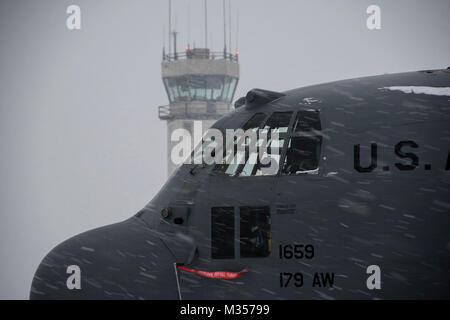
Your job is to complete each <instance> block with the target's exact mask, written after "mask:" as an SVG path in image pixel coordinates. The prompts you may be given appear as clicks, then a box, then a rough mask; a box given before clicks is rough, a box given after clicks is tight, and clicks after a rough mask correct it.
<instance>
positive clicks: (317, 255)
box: [30, 69, 450, 300]
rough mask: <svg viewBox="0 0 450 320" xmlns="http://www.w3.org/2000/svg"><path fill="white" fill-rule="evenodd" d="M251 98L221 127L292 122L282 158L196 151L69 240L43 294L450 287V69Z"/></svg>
mask: <svg viewBox="0 0 450 320" xmlns="http://www.w3.org/2000/svg"><path fill="white" fill-rule="evenodd" d="M235 107H236V108H235V110H234V111H233V112H231V113H229V114H227V115H226V116H225V117H223V118H221V119H220V120H219V121H217V122H216V123H215V125H214V126H213V128H216V129H219V130H221V131H223V130H225V129H238V128H242V129H249V128H259V129H261V128H270V129H277V130H278V132H279V133H280V138H279V145H280V153H279V157H278V158H277V161H278V163H279V166H278V167H279V168H278V171H277V172H276V173H274V174H271V175H267V174H262V173H261V170H260V169H261V164H259V163H258V162H257V163H256V164H249V163H248V162H244V163H242V164H239V165H232V164H211V165H205V164H203V165H199V164H183V165H182V166H180V167H179V168H178V169H177V170H176V171H175V173H174V174H173V175H172V176H171V177H170V178H169V180H168V181H167V183H166V184H165V185H164V187H163V188H162V189H161V191H160V192H159V193H158V194H157V195H156V196H155V197H154V198H153V200H152V201H151V202H150V203H149V204H148V205H147V206H145V208H143V209H142V210H141V211H140V212H139V213H137V214H136V215H135V216H133V217H132V218H130V219H128V220H126V221H124V222H121V223H117V224H113V225H110V226H106V227H102V228H99V229H95V230H92V231H88V232H85V233H82V234H80V235H77V236H75V237H73V238H71V239H69V240H67V241H65V242H63V243H62V244H60V245H58V246H57V247H56V248H54V249H53V250H52V251H51V252H50V253H49V254H48V255H47V256H46V257H45V258H44V259H43V261H42V263H41V264H40V266H39V268H38V270H37V271H36V274H35V276H34V280H33V283H32V288H31V293H30V298H31V299H244V300H246V299H249V300H253V299H430V298H438V299H442V298H446V299H448V298H450V197H449V195H450V193H449V189H450V171H449V170H450V160H449V157H450V156H449V152H450V70H449V69H441V70H426V71H417V72H408V73H400V74H387V75H379V76H373V77H364V78H358V79H351V80H344V81H337V82H331V83H326V84H320V85H313V86H309V87H304V88H300V89H295V90H290V91H286V92H272V91H267V90H261V89H254V90H251V91H250V92H249V93H248V94H247V96H246V97H245V98H241V99H239V100H238V101H237V102H236V104H235ZM268 150H269V151H270V149H268ZM250 158H251V155H250V154H247V155H246V156H245V159H246V160H245V161H247V160H248V159H250ZM77 277H78V278H77Z"/></svg>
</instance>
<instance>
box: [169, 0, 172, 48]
mask: <svg viewBox="0 0 450 320" xmlns="http://www.w3.org/2000/svg"><path fill="white" fill-rule="evenodd" d="M171 33H172V0H169V56H170V53H171V52H172V46H171V44H170V40H171V38H170V36H171Z"/></svg>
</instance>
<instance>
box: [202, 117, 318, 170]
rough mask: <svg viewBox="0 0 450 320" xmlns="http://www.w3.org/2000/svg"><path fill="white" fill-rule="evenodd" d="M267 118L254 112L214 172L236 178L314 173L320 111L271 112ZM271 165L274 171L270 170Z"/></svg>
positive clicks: (224, 152)
mask: <svg viewBox="0 0 450 320" xmlns="http://www.w3.org/2000/svg"><path fill="white" fill-rule="evenodd" d="M266 118H267V116H266V115H265V114H264V113H256V114H254V115H253V116H252V117H251V118H250V119H249V120H248V121H247V122H246V123H245V124H244V125H243V127H242V129H240V130H241V133H242V134H241V135H237V136H235V137H234V140H230V141H231V142H230V143H229V145H228V146H227V148H226V149H225V150H222V152H223V161H222V163H220V164H217V165H216V166H215V167H214V172H216V173H224V174H226V175H229V176H238V177H248V176H264V175H276V174H278V172H279V171H281V174H283V175H296V174H305V173H307V174H317V173H318V166H319V159H320V152H321V146H322V135H321V130H322V125H321V121H320V112H319V110H313V109H311V110H300V111H298V112H297V113H295V115H294V112H290V111H289V112H274V113H272V115H270V116H269V117H268V119H267V120H266V121H265V119H266ZM252 139H253V140H252ZM251 141H253V142H251ZM209 143H214V142H211V141H210V142H209ZM227 143H228V141H227ZM252 143H253V145H252ZM255 144H256V147H255ZM230 150H232V151H233V152H230ZM227 152H228V153H227ZM282 155H284V158H283V159H284V160H283V159H282ZM282 160H283V163H282V162H281V161H282ZM274 163H275V164H276V168H275V170H269V169H270V168H271V167H272V166H273V165H274ZM279 167H281V170H278V168H279Z"/></svg>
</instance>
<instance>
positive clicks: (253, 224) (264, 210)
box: [240, 207, 271, 258]
mask: <svg viewBox="0 0 450 320" xmlns="http://www.w3.org/2000/svg"><path fill="white" fill-rule="evenodd" d="M240 214H241V217H240V251H241V258H263V257H267V256H268V255H269V254H270V251H271V230H270V224H271V221H270V207H241V208H240Z"/></svg>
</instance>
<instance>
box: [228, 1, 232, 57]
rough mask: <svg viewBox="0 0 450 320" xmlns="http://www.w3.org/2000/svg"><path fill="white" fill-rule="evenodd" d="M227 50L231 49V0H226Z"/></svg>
mask: <svg viewBox="0 0 450 320" xmlns="http://www.w3.org/2000/svg"><path fill="white" fill-rule="evenodd" d="M228 28H229V30H228V37H229V39H228V50H230V52H232V51H231V0H228Z"/></svg>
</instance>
